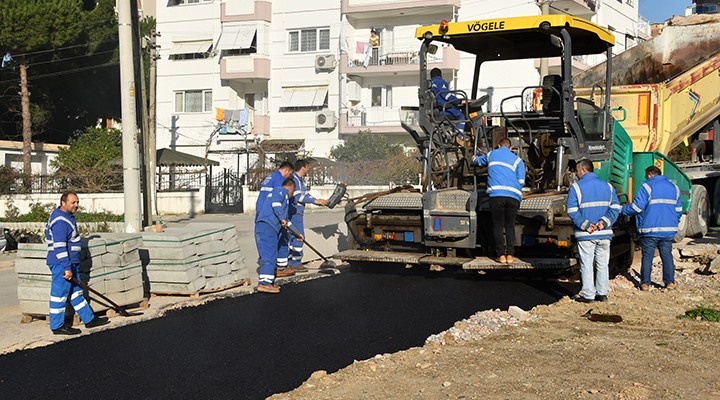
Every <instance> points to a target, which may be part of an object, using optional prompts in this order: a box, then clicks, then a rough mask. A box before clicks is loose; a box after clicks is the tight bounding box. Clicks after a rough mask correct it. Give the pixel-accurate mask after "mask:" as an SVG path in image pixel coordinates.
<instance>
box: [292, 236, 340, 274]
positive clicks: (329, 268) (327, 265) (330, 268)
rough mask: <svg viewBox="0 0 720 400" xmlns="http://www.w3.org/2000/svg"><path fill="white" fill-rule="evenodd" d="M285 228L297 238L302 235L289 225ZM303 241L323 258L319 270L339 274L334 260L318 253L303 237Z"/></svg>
mask: <svg viewBox="0 0 720 400" xmlns="http://www.w3.org/2000/svg"><path fill="white" fill-rule="evenodd" d="M285 229H287V230H288V231H289V232H290V233H291V234H292V235H293V236H295V237H296V238H298V239H300V237H301V236H302V235H301V234H300V232H298V231H296V230H295V229H293V228H291V227H289V226H286V227H285ZM303 243H305V245H306V246H307V247H309V248H310V249H312V251H314V252H315V254H317V255H319V256H320V258H322V259H323V263H322V264H320V270H319V272H322V273H324V274H339V273H340V271H339V270H338V269H337V264H335V262H334V261H330V260H328V259H327V257H325V256H324V255H322V254H320V252H319V251H318V250H317V249H316V248H314V247H313V246H312V245H311V244H310V243H308V242H307V240H305V239H304V238H303Z"/></svg>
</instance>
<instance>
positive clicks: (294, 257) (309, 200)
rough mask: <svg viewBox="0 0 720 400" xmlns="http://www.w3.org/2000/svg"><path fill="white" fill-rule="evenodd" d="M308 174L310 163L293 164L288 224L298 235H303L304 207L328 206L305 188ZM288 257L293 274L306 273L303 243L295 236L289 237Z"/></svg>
mask: <svg viewBox="0 0 720 400" xmlns="http://www.w3.org/2000/svg"><path fill="white" fill-rule="evenodd" d="M308 172H310V163H309V162H308V161H307V160H298V161H297V162H295V172H293V174H292V179H293V181H295V195H294V198H295V199H294V201H292V202H291V203H290V222H292V226H293V228H294V229H295V230H296V231H297V232H299V233H300V234H302V235H304V234H305V225H304V224H303V216H304V215H305V206H306V205H307V204H315V205H318V206H326V205H328V201H327V200H325V199H316V198H315V197H313V195H312V194H310V192H308V190H307V187H306V186H305V176H307V174H308ZM289 249H290V253H289V254H290V257H289V260H288V265H289V266H290V268H292V269H293V271H295V272H307V270H308V269H307V267H305V266H304V265H302V258H303V242H301V241H299V240H298V239H297V238H296V237H295V236H293V235H290V245H289Z"/></svg>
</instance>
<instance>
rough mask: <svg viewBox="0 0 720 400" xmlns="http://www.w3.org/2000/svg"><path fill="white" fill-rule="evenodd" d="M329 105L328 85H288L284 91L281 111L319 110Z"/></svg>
mask: <svg viewBox="0 0 720 400" xmlns="http://www.w3.org/2000/svg"><path fill="white" fill-rule="evenodd" d="M327 105H328V88H327V86H305V87H286V88H283V91H282V99H281V100H280V111H281V112H287V111H318V110H322V109H323V108H327Z"/></svg>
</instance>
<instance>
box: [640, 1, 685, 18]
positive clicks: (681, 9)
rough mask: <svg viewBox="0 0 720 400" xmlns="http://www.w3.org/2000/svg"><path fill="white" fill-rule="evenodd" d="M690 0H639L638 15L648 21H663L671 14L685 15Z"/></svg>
mask: <svg viewBox="0 0 720 400" xmlns="http://www.w3.org/2000/svg"><path fill="white" fill-rule="evenodd" d="M691 4H692V0H640V15H642V16H643V17H645V18H647V19H648V21H650V23H657V22H664V21H665V20H666V19H668V18H671V17H672V16H673V15H685V8H687V7H688V6H689V5H691Z"/></svg>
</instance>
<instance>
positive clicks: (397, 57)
mask: <svg viewBox="0 0 720 400" xmlns="http://www.w3.org/2000/svg"><path fill="white" fill-rule="evenodd" d="M365 46H368V44H365ZM358 47H360V46H358ZM358 50H359V49H358V48H357V47H356V49H355V51H348V67H364V66H378V65H410V64H418V63H419V62H420V57H419V53H418V47H397V46H378V47H370V48H369V51H368V50H367V47H365V51H363V52H360V51H358ZM441 62H443V47H439V48H438V51H437V53H435V54H428V63H441Z"/></svg>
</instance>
